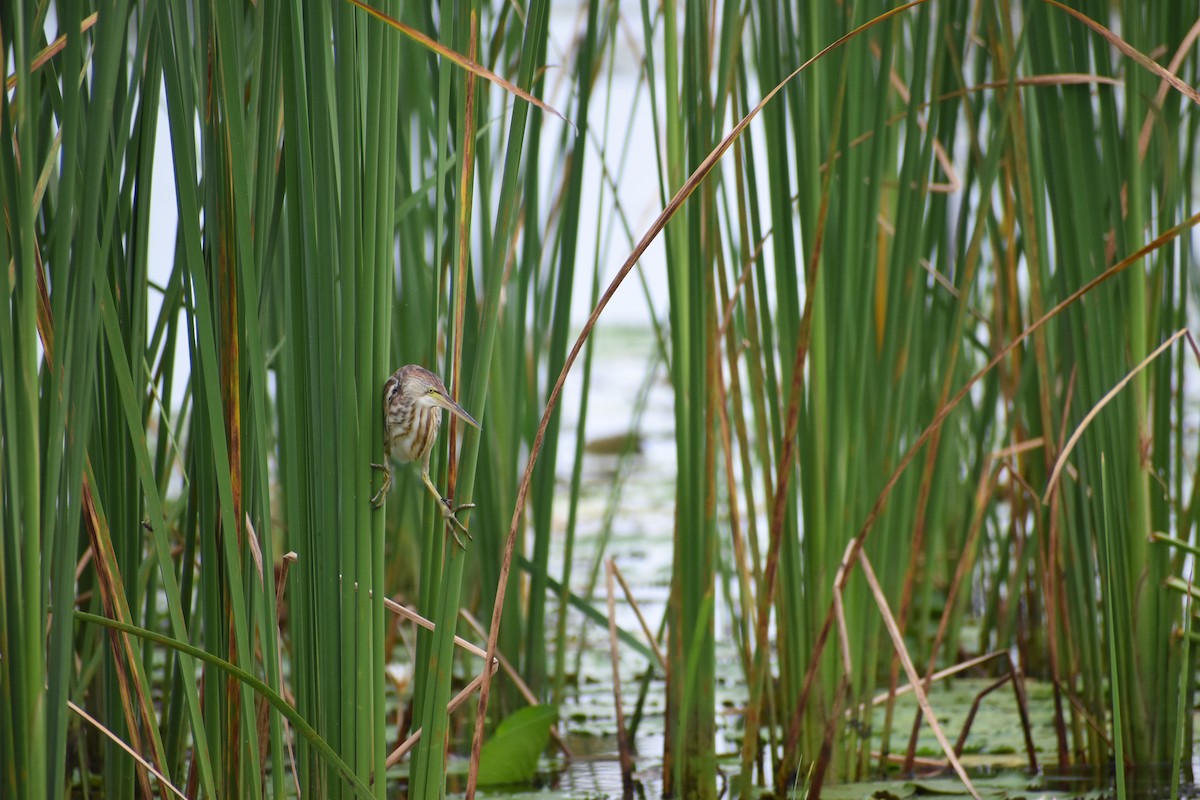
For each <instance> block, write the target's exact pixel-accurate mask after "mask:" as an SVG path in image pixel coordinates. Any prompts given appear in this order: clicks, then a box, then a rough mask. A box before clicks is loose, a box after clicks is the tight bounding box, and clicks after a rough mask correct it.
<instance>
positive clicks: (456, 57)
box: [346, 0, 579, 134]
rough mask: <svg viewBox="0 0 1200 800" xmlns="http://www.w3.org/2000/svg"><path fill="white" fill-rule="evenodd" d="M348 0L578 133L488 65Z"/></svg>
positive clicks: (568, 121) (560, 116)
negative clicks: (550, 115) (551, 115)
mask: <svg viewBox="0 0 1200 800" xmlns="http://www.w3.org/2000/svg"><path fill="white" fill-rule="evenodd" d="M346 2H347V3H349V4H350V5H352V6H357V7H358V8H360V9H362V10H363V11H365V12H367V13H368V14H370V15H371V16H372V17H374V18H375V19H377V20H379V21H380V22H383V23H385V24H387V25H390V26H391V27H393V28H395V29H396V30H398V31H400V33H402V34H404V35H405V36H407V37H408V38H409V39H412V40H413V41H414V42H416V43H417V44H419V45H421V46H422V47H424V48H427V49H429V50H432V51H433V52H435V53H437V54H438V55H439V56H441V57H442V58H444V59H446V60H447V61H450V62H451V63H454V64H457V65H458V66H460V67H462V68H463V69H465V70H466V71H467V72H470V73H472V74H473V75H477V76H479V77H480V78H483V79H484V80H486V81H491V82H492V83H494V84H496V85H497V86H499V87H500V88H501V89H503V90H504V91H506V92H508V93H509V94H514V95H516V96H517V97H519V98H521V99H522V100H524V101H525V102H526V103H529V104H530V105H532V106H536V107H538V108H540V109H541V110H542V111H545V112H546V113H547V114H553V115H554V116H556V117H558V118H559V119H561V120H562V121H563V122H565V123H567V124H568V125H570V126H571V130H573V131H575V133H576V134H578V133H579V129H578V128H576V127H575V123H574V122H571V120H569V119H567V118H566V117H564V116H563V115H562V114H560V113H559V112H558V111H557V110H556V109H554V108H553V107H552V106H549V105H547V104H546V103H543V102H542V101H541V100H539V99H537V98H536V97H534V96H533V95H531V94H530V93H529V92H527V91H525V90H524V89H522V88H521V87H519V86H517V85H516V84H515V83H512V82H511V81H509V80H506V79H504V78H502V77H500V76H499V75H497V74H496V73H494V72H492V71H491V70H490V69H488V68H487V67H485V66H483V65H482V64H480V63H478V62H476V61H475V59H474V58H468V57H467V56H464V55H463V54H462V53H458V52H456V51H454V50H451V49H450V48H449V47H446V46H445V45H444V44H442V43H441V42H438V41H435V40H434V39H430V38H429V37H428V36H426V35H425V34H423V33H421V32H420V31H419V30H417V29H416V28H413V27H410V26H408V25H405V24H404V23H403V22H401V21H400V20H398V19H396V18H394V17H390V16H388V15H387V14H385V13H383V12H382V11H380V10H379V9H377V8H374V7H372V6H369V5H367V4H366V3H364V2H363V1H362V0H346ZM468 118H470V115H468Z"/></svg>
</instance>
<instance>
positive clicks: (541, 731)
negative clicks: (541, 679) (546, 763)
mask: <svg viewBox="0 0 1200 800" xmlns="http://www.w3.org/2000/svg"><path fill="white" fill-rule="evenodd" d="M557 720H558V707H557V706H548V705H547V706H529V707H527V708H523V709H521V710H520V711H518V712H517V713H515V714H513V715H512V716H511V717H509V718H508V719H506V720H504V721H503V722H501V723H500V727H498V728H496V732H495V734H493V735H492V737H491V738H490V739H489V740H488V741H487V742H486V743H485V744H484V745H483V751H482V752H481V753H480V756H479V785H480V786H497V785H500V784H505V783H522V782H525V781H528V780H530V779H531V778H532V777H533V774H534V772H535V771H536V770H537V762H538V756H540V755H541V754H542V751H543V750H545V749H546V744H547V743H548V742H549V741H550V726H551V725H553V724H554V723H555V722H556V721H557Z"/></svg>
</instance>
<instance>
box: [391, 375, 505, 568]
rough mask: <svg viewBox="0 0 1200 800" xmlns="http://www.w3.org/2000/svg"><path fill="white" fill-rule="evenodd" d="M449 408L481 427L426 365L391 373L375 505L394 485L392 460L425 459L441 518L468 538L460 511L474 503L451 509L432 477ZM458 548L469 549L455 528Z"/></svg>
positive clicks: (424, 467) (426, 476)
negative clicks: (435, 445)
mask: <svg viewBox="0 0 1200 800" xmlns="http://www.w3.org/2000/svg"><path fill="white" fill-rule="evenodd" d="M443 408H444V409H446V410H447V411H449V412H451V413H452V414H454V415H456V416H457V417H458V418H459V419H462V420H463V421H464V422H466V423H468V424H470V425H474V426H475V427H476V428H479V429H480V430H482V428H480V425H479V423H478V422H476V421H475V418H474V417H472V416H471V415H470V414H468V413H467V412H466V410H465V409H464V408H463V407H462V406H460V405H459V404H458V403H456V402H454V401H453V400H452V399H450V393H449V392H448V391H446V385H445V384H444V383H442V379H441V378H439V377H438V376H437V375H434V374H433V373H432V372H430V371H429V370H427V369H425V368H424V367H420V366H417V365H416V364H408V365H406V366H403V367H401V368H400V369H398V370H396V371H395V372H393V373H392V377H390V378H388V379H387V382H386V383H384V384H383V453H384V457H385V461H384V463H383V464H372V465H371V466H372V467H373V468H375V469H377V470H380V471H382V472H383V486H381V487H379V491H378V492H376V493H375V496H374V497H372V498H371V507H372V508H379V507H380V506H382V505H383V498H384V497H385V496H386V495H387V493H388V489H390V488H391V486H392V467H391V462H392V461H393V460H395V461H398V462H400V463H408V462H410V461H416V460H417V459H420V460H421V480H423V481H424V482H425V486H426V487H428V489H429V491H430V493H431V494H432V495H433V496H434V497H436V498H437V500H438V505H439V506H440V507H441V509H442V517H443V518H445V519H446V520H447V521H448V522H450V523H451V524H452V525H453V526H455V527H457V528H458V529H459V530H461V531H462V532H463V533H465V534H467V538H471V533H470V531H468V530H467V528H466V526H465V525H463V524H462V523H461V522H459V521H458V517H456V516H455V514H456V513H457V512H459V511H464V510H470V509H472V508H474V507H475V504H474V503H464V504H463V505H460V506H455V507H451V505H450V501H449V500H447V499H445V498H444V497H442V495H441V493H440V492H438V490H437V487H436V486H434V485H433V481H432V480H430V479H429V457H430V455H431V454H432V453H433V443H434V442H435V441H437V434H438V428H439V426H441V424H442V409H443ZM450 531H451V533H453V534H454V541H456V542H458V546H459V547H462V548H463V549H464V550H465V549H466V548H465V546H464V545H463V542H462V539H460V538H459V537H458V531H455V530H454V528H451V529H450Z"/></svg>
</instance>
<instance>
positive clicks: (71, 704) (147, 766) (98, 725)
mask: <svg viewBox="0 0 1200 800" xmlns="http://www.w3.org/2000/svg"><path fill="white" fill-rule="evenodd" d="M67 708H69V709H71V710H72V711H74V712H75V713H76V714H78V715H79V716H81V717H83V719H84V720H85V721H87V722H88V723H89V724H90V725H91V726H92V727H93V728H95V729H96V730H98V731H100V732H101V733H102V734H104V735H105V736H107V737H108V738H109V739H110V740H111V741H112V743H113V744H115V745H116V746H117V747H119V748H121V749H122V750H124V751H125V752H126V753H128V754H129V757H130V758H132V759H133V760H134V761H136V762H137V763H138V764H140V765H141V767H142V769H144V770H146V771H147V772H149V773H150V774H151V775H153V776H154V777H155V778H158V782H159V784H160V785H161V786H165V787H166V788H168V789H170V790H171V791H172V792H174V793H175V795H176V796H178V797H180V798H183V800H187V795H186V794H184V793H183V792H181V791H180V790H179V789H178V788H177V787H176V786H175V784H173V783H171V782H170V781H169V780H167V779H166V778H165V777H164V776H163V774H162V773H161V772H159V771H158V770H156V769H155V768H154V765H153V764H151V763H150V762H149V761H147V760H146V759H144V758H142V756H141V754H140V753H138V751H136V750H134V749H133V748H132V747H130V746H129V745H128V744H126V743H125V740H124V739H122V738H121V737H120V736H117V734H115V733H113V731H112V730H110V729H109V728H106V727H105V726H104V723H102V722H101V721H100V720H98V719H96V718H95V717H93V716H92V715H91V714H89V713H88V712H86V711H84V710H83V709H82V708H80V707H79V706H77V705H75V701H73V700H67Z"/></svg>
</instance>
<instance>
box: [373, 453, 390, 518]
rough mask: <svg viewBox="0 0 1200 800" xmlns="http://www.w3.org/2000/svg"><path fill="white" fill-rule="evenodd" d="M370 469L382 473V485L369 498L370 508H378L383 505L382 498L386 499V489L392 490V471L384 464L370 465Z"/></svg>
mask: <svg viewBox="0 0 1200 800" xmlns="http://www.w3.org/2000/svg"><path fill="white" fill-rule="evenodd" d="M371 469H377V470H379V471H380V472H382V473H383V485H382V486H380V487H379V491H378V492H376V493H375V494H374V496H373V497H372V498H371V508H376V509H377V508H379V507H380V506H382V505H383V498H385V497H387V493H388V489H390V488H392V471H391V469H389V468H388V466H387V465H386V464H374V463H372V464H371Z"/></svg>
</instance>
